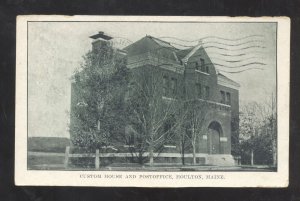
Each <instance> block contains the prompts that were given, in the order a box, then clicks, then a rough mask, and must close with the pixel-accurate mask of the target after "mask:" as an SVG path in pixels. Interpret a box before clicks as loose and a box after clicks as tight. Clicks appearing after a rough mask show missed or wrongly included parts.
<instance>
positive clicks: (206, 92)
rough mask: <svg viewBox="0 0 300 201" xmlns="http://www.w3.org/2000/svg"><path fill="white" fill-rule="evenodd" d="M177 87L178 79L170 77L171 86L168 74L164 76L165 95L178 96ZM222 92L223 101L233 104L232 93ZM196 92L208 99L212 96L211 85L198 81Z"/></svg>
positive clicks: (198, 96) (198, 95)
mask: <svg viewBox="0 0 300 201" xmlns="http://www.w3.org/2000/svg"><path fill="white" fill-rule="evenodd" d="M176 89H177V79H176V78H171V79H170V87H169V79H168V77H167V76H164V77H163V95H164V96H166V97H168V96H172V97H175V96H176ZM220 93H221V103H223V104H228V105H231V94H230V93H229V92H225V91H220ZM196 94H197V98H200V99H202V98H205V99H208V98H209V96H210V89H209V86H202V84H199V83H196Z"/></svg>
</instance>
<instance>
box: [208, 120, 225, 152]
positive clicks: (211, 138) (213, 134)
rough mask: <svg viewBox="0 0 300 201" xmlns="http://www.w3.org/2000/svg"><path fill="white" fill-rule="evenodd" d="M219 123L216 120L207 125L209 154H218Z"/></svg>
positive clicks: (220, 130)
mask: <svg viewBox="0 0 300 201" xmlns="http://www.w3.org/2000/svg"><path fill="white" fill-rule="evenodd" d="M221 133H222V128H221V125H220V124H219V123H218V122H212V123H210V125H209V127H208V135H207V137H208V139H207V146H208V147H207V150H208V153H209V154H220V153H221V151H220V149H221V148H220V136H221Z"/></svg>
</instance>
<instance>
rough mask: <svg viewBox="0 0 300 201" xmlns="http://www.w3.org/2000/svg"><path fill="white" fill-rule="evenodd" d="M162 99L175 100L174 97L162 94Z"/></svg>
mask: <svg viewBox="0 0 300 201" xmlns="http://www.w3.org/2000/svg"><path fill="white" fill-rule="evenodd" d="M162 99H165V100H169V101H175V100H176V99H175V98H170V97H166V96H162Z"/></svg>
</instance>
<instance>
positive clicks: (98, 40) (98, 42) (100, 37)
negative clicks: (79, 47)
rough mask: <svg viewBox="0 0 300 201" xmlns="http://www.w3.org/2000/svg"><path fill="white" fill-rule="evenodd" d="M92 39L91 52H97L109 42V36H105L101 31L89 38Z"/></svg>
mask: <svg viewBox="0 0 300 201" xmlns="http://www.w3.org/2000/svg"><path fill="white" fill-rule="evenodd" d="M90 38H92V39H93V42H92V46H93V51H94V52H97V50H98V49H100V48H101V47H102V46H103V45H105V44H107V43H109V42H110V40H111V39H112V37H111V36H108V35H106V34H105V33H104V32H103V31H99V32H98V33H97V34H95V35H92V36H90Z"/></svg>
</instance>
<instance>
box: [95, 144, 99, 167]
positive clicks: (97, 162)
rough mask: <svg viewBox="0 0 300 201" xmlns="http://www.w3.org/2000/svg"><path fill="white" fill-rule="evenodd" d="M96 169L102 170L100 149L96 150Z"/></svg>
mask: <svg viewBox="0 0 300 201" xmlns="http://www.w3.org/2000/svg"><path fill="white" fill-rule="evenodd" d="M95 168H96V169H97V170H98V169H99V168H100V154H99V149H96V156H95Z"/></svg>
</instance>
